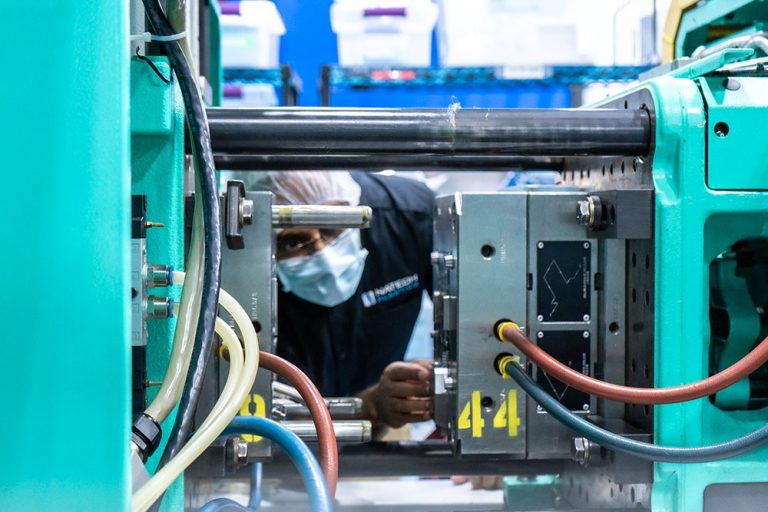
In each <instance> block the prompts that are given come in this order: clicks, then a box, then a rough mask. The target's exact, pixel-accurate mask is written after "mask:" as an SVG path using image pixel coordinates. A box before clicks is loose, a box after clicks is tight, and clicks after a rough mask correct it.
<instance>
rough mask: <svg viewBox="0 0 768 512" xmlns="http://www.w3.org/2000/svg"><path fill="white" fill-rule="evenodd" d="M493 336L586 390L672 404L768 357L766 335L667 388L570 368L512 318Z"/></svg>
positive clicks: (717, 386)
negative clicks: (700, 375) (730, 360)
mask: <svg viewBox="0 0 768 512" xmlns="http://www.w3.org/2000/svg"><path fill="white" fill-rule="evenodd" d="M496 336H497V337H498V338H499V340H501V341H504V342H507V343H512V344H513V345H514V346H515V347H516V348H517V349H518V350H519V351H520V352H522V353H523V354H524V355H525V356H526V357H527V358H528V359H530V360H531V361H532V362H533V363H534V364H536V366H538V367H539V368H540V369H541V370H543V371H545V372H546V373H547V374H549V375H550V376H551V377H554V378H556V379H557V380H559V381H561V382H563V383H565V384H568V385H569V386H571V387H574V388H576V389H578V390H580V391H583V392H585V393H589V394H591V395H595V396H599V397H601V398H607V399H608V400H616V401H618V402H624V403H627V404H648V405H659V404H671V403H677V402H687V401H690V400H695V399H697V398H702V397H705V396H709V395H712V394H715V393H717V392H718V391H722V390H723V389H725V388H727V387H728V386H730V385H731V384H733V383H735V382H738V381H740V380H741V379H743V378H745V377H747V376H748V375H749V374H751V373H752V372H754V371H755V370H757V369H758V368H760V367H761V366H762V365H764V364H765V363H766V362H767V361H768V338H766V339H764V340H763V341H762V342H760V344H759V345H758V346H757V347H755V349H754V350H752V351H751V352H750V353H749V354H747V355H746V356H744V358H742V359H740V360H739V361H738V362H736V363H734V364H733V365H731V366H729V367H728V368H726V369H725V370H723V371H721V372H719V373H716V374H715V375H712V376H711V377H707V378H706V379H703V380H700V381H698V382H692V383H690V384H684V385H682V386H673V387H668V388H634V387H629V386H621V385H619V384H611V383H610V382H605V381H602V380H598V379H595V378H592V377H590V376H588V375H584V374H583V373H581V372H578V371H576V370H574V369H572V368H570V367H569V366H567V365H565V364H563V363H561V362H560V361H558V360H557V359H555V358H554V357H552V356H551V355H549V354H548V353H546V352H545V351H544V350H542V349H541V348H539V347H538V346H537V345H536V344H535V343H534V342H532V341H531V340H529V339H528V338H527V337H526V336H525V334H523V332H522V331H521V330H520V328H519V327H518V326H517V324H515V323H514V322H502V323H500V324H499V325H498V326H497V328H496Z"/></svg>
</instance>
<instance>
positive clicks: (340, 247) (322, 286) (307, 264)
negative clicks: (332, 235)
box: [277, 229, 368, 307]
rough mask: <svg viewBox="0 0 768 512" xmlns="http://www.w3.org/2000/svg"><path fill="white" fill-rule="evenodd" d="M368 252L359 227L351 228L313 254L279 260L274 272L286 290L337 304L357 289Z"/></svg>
mask: <svg viewBox="0 0 768 512" xmlns="http://www.w3.org/2000/svg"><path fill="white" fill-rule="evenodd" d="M367 256H368V251H367V250H365V249H363V247H362V244H361V243H360V230H358V229H350V230H347V231H345V232H344V233H342V234H341V235H339V237H338V238H336V240H334V241H333V242H331V243H330V244H328V245H326V246H325V247H323V249H322V250H320V251H318V252H316V253H314V254H311V255H309V256H301V257H298V258H288V259H285V260H278V261H277V275H278V277H280V282H281V283H283V288H284V289H285V291H287V292H291V293H293V294H294V295H296V296H298V297H300V298H302V299H304V300H306V301H307V302H312V303H313V304H318V305H320V306H327V307H333V306H338V305H339V304H341V303H342V302H345V301H346V300H348V299H349V298H350V297H352V295H353V294H354V293H355V290H357V285H359V284H360V278H362V277H363V268H364V267H365V258H366V257H367Z"/></svg>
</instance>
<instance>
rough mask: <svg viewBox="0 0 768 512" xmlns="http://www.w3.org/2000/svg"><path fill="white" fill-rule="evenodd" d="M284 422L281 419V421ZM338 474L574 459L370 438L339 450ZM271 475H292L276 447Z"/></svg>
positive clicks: (440, 471)
mask: <svg viewBox="0 0 768 512" xmlns="http://www.w3.org/2000/svg"><path fill="white" fill-rule="evenodd" d="M284 423H285V422H281V424H284ZM340 457H341V460H343V461H344V463H343V464H341V465H339V476H341V477H357V478H369V477H392V476H404V475H407V476H451V475H499V474H503V475H518V476H525V475H540V474H545V473H562V472H563V471H564V469H565V468H566V467H573V468H575V467H577V466H576V463H573V462H570V461H564V460H559V459H555V460H513V459H484V458H472V457H469V458H462V459H458V458H456V457H454V456H453V454H452V453H451V448H450V447H449V446H448V444H447V443H445V442H431V441H429V442H425V443H415V442H389V443H384V442H372V443H366V444H360V445H356V444H351V445H345V446H343V448H342V450H341V456H340ZM265 471H266V472H268V474H269V477H270V478H280V479H284V478H285V479H287V478H291V476H294V475H295V473H296V470H295V468H294V467H293V465H292V464H291V462H290V460H289V459H288V458H287V457H286V456H285V455H283V454H282V453H281V452H279V451H277V452H275V453H274V455H273V459H272V460H271V462H270V464H268V465H267V466H265Z"/></svg>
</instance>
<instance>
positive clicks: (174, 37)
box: [131, 30, 187, 43]
mask: <svg viewBox="0 0 768 512" xmlns="http://www.w3.org/2000/svg"><path fill="white" fill-rule="evenodd" d="M185 37H187V31H186V30H185V31H183V32H179V33H178V34H171V35H169V36H161V35H158V34H152V33H150V32H142V33H141V34H132V35H131V41H142V42H145V43H148V42H150V41H157V42H159V43H170V42H172V41H178V40H179V39H184V38H185Z"/></svg>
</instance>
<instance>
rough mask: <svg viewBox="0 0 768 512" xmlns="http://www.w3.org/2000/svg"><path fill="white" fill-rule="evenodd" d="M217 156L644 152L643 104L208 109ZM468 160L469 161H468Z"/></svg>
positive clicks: (404, 158)
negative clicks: (631, 106)
mask: <svg viewBox="0 0 768 512" xmlns="http://www.w3.org/2000/svg"><path fill="white" fill-rule="evenodd" d="M208 120H209V123H210V128H211V138H212V144H213V149H214V153H217V154H219V155H235V154H242V155H274V154H289V155H290V154H322V155H325V156H326V157H329V158H330V157H332V156H336V157H338V156H343V155H349V154H358V155H359V154H364V155H371V158H376V154H394V155H399V158H400V160H401V162H400V163H401V166H405V165H406V164H408V163H409V162H408V159H409V157H408V155H416V157H415V160H416V162H415V163H414V165H419V161H423V159H424V158H425V157H423V156H422V155H425V154H434V155H449V156H458V157H467V158H468V157H471V156H474V155H482V156H487V155H496V156H497V157H498V155H502V156H513V157H548V156H556V157H565V156H646V155H647V154H648V153H649V151H650V147H651V140H652V136H651V119H650V115H649V114H648V112H647V111H645V110H642V109H638V110H625V109H591V110H590V109H530V110H529V109H444V110H438V109H434V110H429V109H342V108H271V109H269V108H268V109H236V108H210V109H208ZM467 163H468V162H467Z"/></svg>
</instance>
